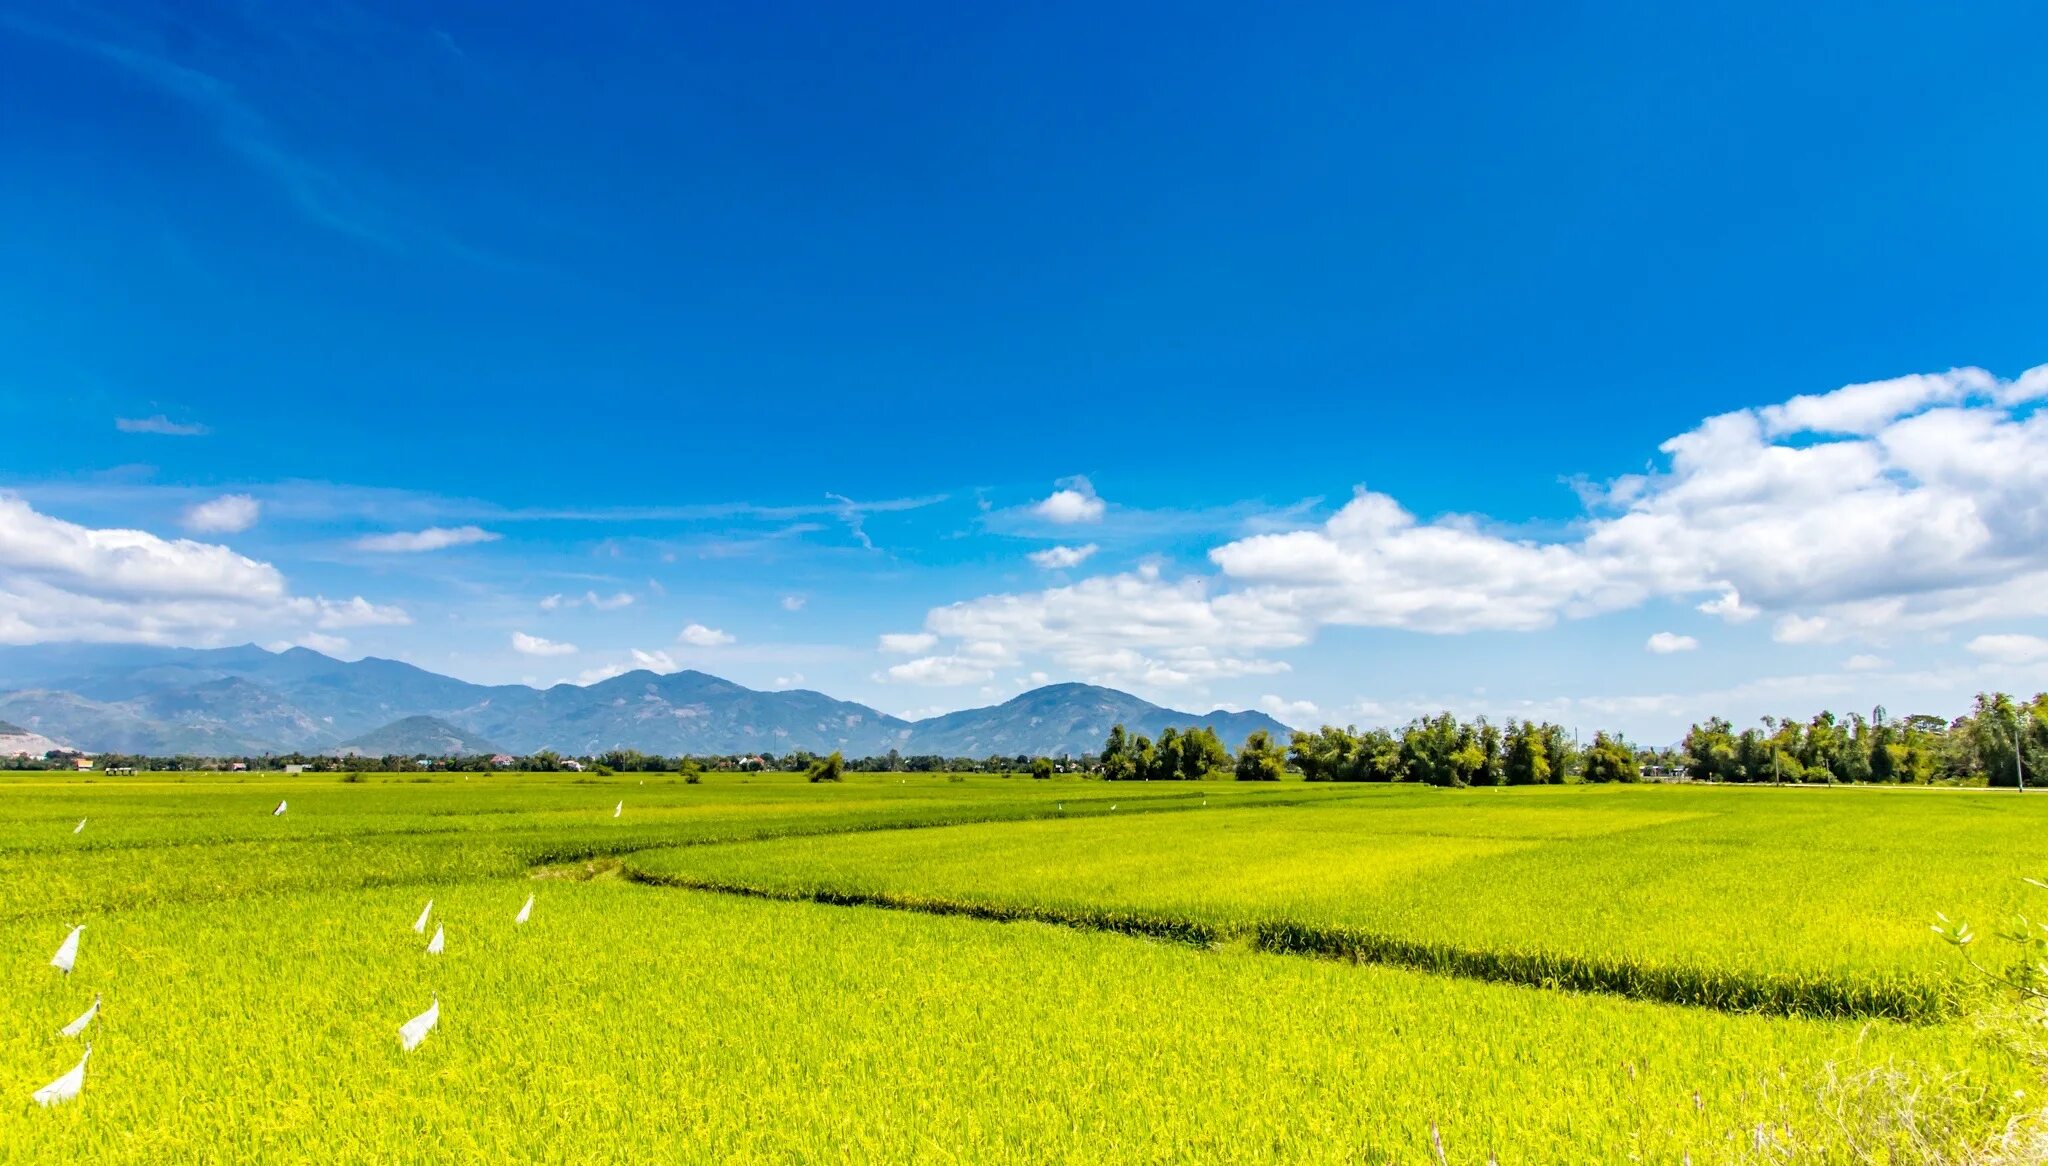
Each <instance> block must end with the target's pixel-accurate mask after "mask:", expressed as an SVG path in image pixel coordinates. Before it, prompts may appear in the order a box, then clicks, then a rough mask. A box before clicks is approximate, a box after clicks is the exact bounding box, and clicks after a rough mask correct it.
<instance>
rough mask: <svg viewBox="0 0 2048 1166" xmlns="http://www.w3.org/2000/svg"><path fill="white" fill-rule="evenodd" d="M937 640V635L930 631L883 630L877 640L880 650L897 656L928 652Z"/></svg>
mask: <svg viewBox="0 0 2048 1166" xmlns="http://www.w3.org/2000/svg"><path fill="white" fill-rule="evenodd" d="M938 642H939V637H937V636H935V635H932V634H931V633H930V632H884V633H882V636H881V639H880V641H879V643H880V646H881V649H882V651H884V652H893V653H895V654H897V655H899V656H915V655H917V654H918V653H919V652H929V651H931V650H932V646H933V645H935V644H937V643H938Z"/></svg>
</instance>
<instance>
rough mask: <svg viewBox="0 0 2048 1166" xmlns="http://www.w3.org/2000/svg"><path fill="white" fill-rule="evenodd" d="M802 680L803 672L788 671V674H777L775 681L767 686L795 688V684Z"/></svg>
mask: <svg viewBox="0 0 2048 1166" xmlns="http://www.w3.org/2000/svg"><path fill="white" fill-rule="evenodd" d="M803 682H804V674H803V673H801V672H792V673H790V674H789V675H788V676H778V677H776V678H775V682H774V683H773V684H771V685H769V687H770V688H795V687H796V686H797V685H799V684H802V683H803Z"/></svg>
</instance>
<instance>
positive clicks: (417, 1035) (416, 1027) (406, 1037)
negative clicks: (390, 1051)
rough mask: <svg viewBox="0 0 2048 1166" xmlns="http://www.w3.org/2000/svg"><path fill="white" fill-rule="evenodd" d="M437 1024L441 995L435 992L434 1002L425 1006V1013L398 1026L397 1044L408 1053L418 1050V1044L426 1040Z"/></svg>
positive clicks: (439, 1020) (439, 1016)
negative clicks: (403, 1047)
mask: <svg viewBox="0 0 2048 1166" xmlns="http://www.w3.org/2000/svg"><path fill="white" fill-rule="evenodd" d="M439 1023H441V994H440V993H439V992H436V993H434V1002H433V1003H432V1004H429V1005H427V1010H426V1011H425V1012H422V1013H420V1014H419V1015H418V1016H415V1017H413V1018H412V1019H411V1020H408V1021H406V1022H405V1023H404V1024H401V1025H399V1026H398V1043H399V1044H401V1045H403V1046H405V1051H406V1052H408V1053H409V1052H411V1051H413V1050H414V1049H416V1048H418V1047H419V1044H420V1042H421V1041H423V1040H425V1039H427V1034H428V1033H430V1032H432V1031H434V1026H435V1025H437V1024H439Z"/></svg>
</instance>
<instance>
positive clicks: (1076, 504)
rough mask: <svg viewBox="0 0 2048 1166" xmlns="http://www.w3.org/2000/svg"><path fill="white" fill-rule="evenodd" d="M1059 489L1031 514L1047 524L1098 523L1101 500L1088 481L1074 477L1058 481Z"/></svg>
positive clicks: (1102, 508)
mask: <svg viewBox="0 0 2048 1166" xmlns="http://www.w3.org/2000/svg"><path fill="white" fill-rule="evenodd" d="M1058 485H1059V486H1060V489H1057V490H1054V491H1053V492H1052V494H1051V495H1049V496H1048V497H1046V498H1045V499H1044V500H1043V501H1041V502H1039V503H1038V504H1037V505H1035V506H1033V507H1032V508H1031V511H1032V513H1034V514H1036V515H1038V516H1039V517H1040V518H1043V519H1045V520H1046V521H1047V522H1057V523H1060V524H1061V525H1069V524H1072V523H1077V522H1100V521H1101V520H1102V514H1103V511H1104V509H1105V506H1104V505H1103V501H1102V499H1100V498H1098V497H1096V496H1095V487H1094V486H1093V485H1091V484H1090V483H1089V481H1088V479H1086V478H1084V477H1081V476H1080V475H1078V474H1077V475H1075V476H1074V477H1071V478H1062V479H1060V481H1059V483H1058Z"/></svg>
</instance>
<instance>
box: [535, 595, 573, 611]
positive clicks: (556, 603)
mask: <svg viewBox="0 0 2048 1166" xmlns="http://www.w3.org/2000/svg"><path fill="white" fill-rule="evenodd" d="M563 604H568V605H569V606H571V607H574V606H575V605H576V601H575V600H573V599H564V598H563V597H561V596H560V595H550V596H548V597H547V598H545V599H542V600H541V601H540V609H541V610H542V611H554V610H555V609H557V608H559V607H561V606H562V605H563Z"/></svg>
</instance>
